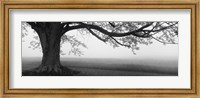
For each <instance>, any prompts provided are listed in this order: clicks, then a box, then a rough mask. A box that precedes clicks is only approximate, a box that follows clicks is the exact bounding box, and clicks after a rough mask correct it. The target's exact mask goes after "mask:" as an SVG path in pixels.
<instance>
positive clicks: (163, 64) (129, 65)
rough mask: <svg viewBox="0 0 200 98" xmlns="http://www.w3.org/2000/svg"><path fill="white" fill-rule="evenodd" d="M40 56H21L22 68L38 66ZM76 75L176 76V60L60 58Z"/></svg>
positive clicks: (28, 68) (27, 68)
mask: <svg viewBox="0 0 200 98" xmlns="http://www.w3.org/2000/svg"><path fill="white" fill-rule="evenodd" d="M40 63H41V58H23V59H22V70H23V71H24V70H30V69H32V68H36V67H38V65H40ZM61 64H62V65H63V66H66V67H68V68H70V69H73V70H76V71H79V72H80V73H79V74H77V76H177V75H178V61H177V60H153V59H134V60H132V59H131V60H130V59H100V58H99V59H95V58H61Z"/></svg>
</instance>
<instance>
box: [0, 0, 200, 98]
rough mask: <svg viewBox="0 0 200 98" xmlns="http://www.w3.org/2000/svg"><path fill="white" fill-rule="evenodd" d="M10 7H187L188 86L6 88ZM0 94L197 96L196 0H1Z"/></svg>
mask: <svg viewBox="0 0 200 98" xmlns="http://www.w3.org/2000/svg"><path fill="white" fill-rule="evenodd" d="M10 9H190V10H191V89H107V88H105V89H9V82H10V81H9V10H10ZM1 11H2V13H1V20H2V22H1V33H0V37H1V38H0V47H1V48H0V50H1V51H0V54H1V57H0V58H1V62H0V67H1V68H0V69H1V72H0V74H1V79H0V80H1V82H2V83H1V91H2V92H1V96H2V97H5V98H12V97H13V98H23V97H26V98H27V96H28V98H29V97H30V98H32V97H33V98H49V97H52V96H53V97H55V98H61V97H63V98H66V97H69V98H71V97H80V98H85V97H92V98H94V97H95V98H96V97H98V98H113V97H118V98H124V97H139V98H141V97H147V98H149V97H152V98H161V97H162V98H163V97H167V98H168V97H170V98H171V97H173V98H199V97H200V95H199V93H200V92H199V88H200V86H199V83H200V80H199V79H200V76H199V72H200V67H199V65H200V62H199V59H200V58H199V56H200V53H199V52H200V50H199V49H200V44H199V40H200V34H199V33H200V32H199V0H186V1H183V0H180V1H179V0H176V1H173V0H172V1H168V0H159V1H156V0H153V1H150V0H147V1H137V0H94V1H92V0H84V1H82V0H75V1H74V0H66V1H63V0H61V1H51V0H50V1H45V0H44V1H40V0H38V1H37V0H35V1H23V0H17V1H15V0H5V1H4V0H3V1H1Z"/></svg>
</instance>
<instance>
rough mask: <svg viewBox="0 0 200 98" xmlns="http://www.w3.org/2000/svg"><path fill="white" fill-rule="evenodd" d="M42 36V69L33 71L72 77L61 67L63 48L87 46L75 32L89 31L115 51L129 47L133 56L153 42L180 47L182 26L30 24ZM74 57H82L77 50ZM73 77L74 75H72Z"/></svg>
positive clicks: (150, 23) (88, 23)
mask: <svg viewBox="0 0 200 98" xmlns="http://www.w3.org/2000/svg"><path fill="white" fill-rule="evenodd" d="M26 24H27V25H28V26H30V27H31V28H32V29H33V30H34V31H35V32H36V33H37V35H38V36H39V40H40V44H41V48H42V53H43V57H42V62H41V65H40V66H39V67H38V68H36V69H34V70H32V72H34V73H46V74H49V75H63V74H65V75H66V73H67V74H69V73H72V74H73V71H71V70H69V69H68V68H66V67H63V66H62V65H61V63H60V52H61V51H60V45H61V43H62V42H70V43H71V45H72V46H76V45H82V46H84V47H86V46H85V44H84V43H82V42H81V41H78V40H77V39H76V38H75V37H74V36H69V35H68V32H69V31H71V30H79V31H80V33H82V32H81V31H85V32H87V33H89V34H91V35H93V36H95V37H96V38H97V39H99V40H100V41H102V42H104V43H110V44H111V45H112V46H113V47H119V46H122V47H127V48H130V49H131V50H132V51H133V52H134V50H137V49H138V48H139V47H138V44H151V43H152V42H153V40H155V41H158V42H160V43H163V44H176V43H177V38H178V22H26ZM72 52H73V53H75V54H77V53H81V52H80V51H79V50H78V48H74V50H73V51H72ZM67 71H68V72H67ZM72 74H71V75H72Z"/></svg>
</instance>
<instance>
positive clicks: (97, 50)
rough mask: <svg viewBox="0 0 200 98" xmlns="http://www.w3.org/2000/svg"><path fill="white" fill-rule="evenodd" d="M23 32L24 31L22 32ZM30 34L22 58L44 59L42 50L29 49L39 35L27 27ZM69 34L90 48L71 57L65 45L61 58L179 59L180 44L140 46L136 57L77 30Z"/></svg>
mask: <svg viewBox="0 0 200 98" xmlns="http://www.w3.org/2000/svg"><path fill="white" fill-rule="evenodd" d="M22 31H23V30H22ZM27 31H28V34H27V36H25V37H24V38H23V39H22V57H42V52H41V49H35V50H33V48H28V47H29V46H30V42H31V41H32V40H35V39H34V38H33V36H35V35H37V34H36V33H33V30H32V29H31V28H30V27H27ZM67 34H70V35H74V36H76V38H77V39H78V40H80V41H82V42H84V43H85V44H86V45H87V47H88V48H81V50H82V51H83V54H84V55H82V56H74V55H73V54H71V55H69V54H68V51H69V50H70V49H71V48H70V47H71V46H70V45H69V44H68V43H65V44H63V47H62V48H61V49H62V50H63V51H64V53H65V54H66V55H61V57H81V58H155V59H160V58H166V57H167V58H172V59H178V44H168V45H163V44H162V43H159V42H157V41H154V42H153V44H151V45H148V46H146V45H140V46H139V47H140V50H136V51H135V53H136V55H134V54H133V53H132V51H131V50H130V49H128V48H125V47H123V46H120V47H117V48H113V47H112V46H110V45H109V43H107V44H105V43H104V42H102V41H100V40H99V39H97V38H96V37H94V36H92V35H81V34H80V32H77V30H73V31H70V32H68V33H67Z"/></svg>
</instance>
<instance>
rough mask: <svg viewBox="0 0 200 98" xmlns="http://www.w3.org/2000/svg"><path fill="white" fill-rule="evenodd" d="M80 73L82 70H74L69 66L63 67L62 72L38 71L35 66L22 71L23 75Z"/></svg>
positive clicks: (72, 74)
mask: <svg viewBox="0 0 200 98" xmlns="http://www.w3.org/2000/svg"><path fill="white" fill-rule="evenodd" d="M79 73H80V71H76V70H72V69H69V68H67V67H63V68H62V71H61V72H55V71H50V72H47V71H43V72H37V71H36V70H35V68H34V69H31V70H24V71H22V76H74V75H77V74H79Z"/></svg>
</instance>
